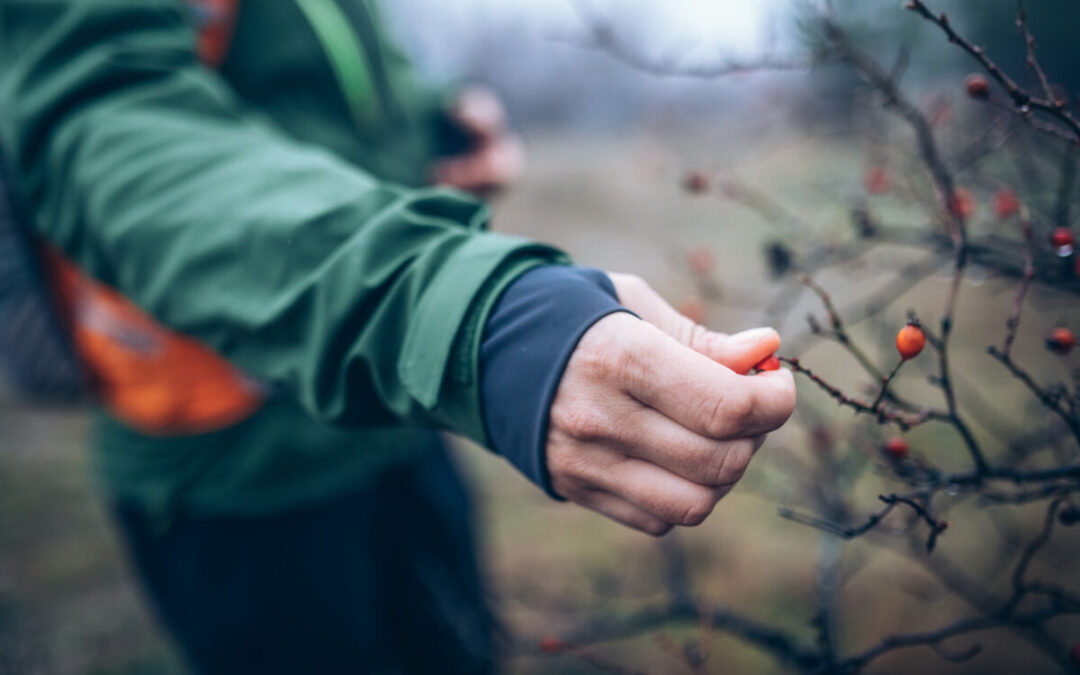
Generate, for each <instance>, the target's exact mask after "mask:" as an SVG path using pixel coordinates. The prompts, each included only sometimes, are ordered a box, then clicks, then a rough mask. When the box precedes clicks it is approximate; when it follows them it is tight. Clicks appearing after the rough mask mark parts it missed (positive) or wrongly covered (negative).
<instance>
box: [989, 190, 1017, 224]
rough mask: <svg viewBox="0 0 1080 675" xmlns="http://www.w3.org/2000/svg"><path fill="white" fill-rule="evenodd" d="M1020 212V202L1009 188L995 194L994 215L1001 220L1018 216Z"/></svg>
mask: <svg viewBox="0 0 1080 675" xmlns="http://www.w3.org/2000/svg"><path fill="white" fill-rule="evenodd" d="M1018 211H1020V200H1019V199H1018V198H1017V196H1016V193H1015V192H1013V191H1012V190H1010V189H1009V188H1001V189H1000V190H998V191H997V192H995V193H994V214H995V215H996V216H997V217H998V218H1001V219H1003V220H1004V219H1005V218H1008V217H1009V216H1013V215H1016V213H1017V212H1018Z"/></svg>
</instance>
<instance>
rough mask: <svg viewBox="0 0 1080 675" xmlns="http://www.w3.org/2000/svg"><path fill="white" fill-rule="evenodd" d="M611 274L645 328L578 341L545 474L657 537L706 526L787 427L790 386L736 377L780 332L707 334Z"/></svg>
mask: <svg viewBox="0 0 1080 675" xmlns="http://www.w3.org/2000/svg"><path fill="white" fill-rule="evenodd" d="M610 276H611V279H612V282H613V283H614V284H615V288H616V291H617V293H618V295H619V299H620V301H621V302H622V303H623V304H624V305H625V306H626V307H627V308H628V309H631V310H633V311H634V312H636V313H637V314H638V315H639V316H641V317H642V318H641V319H637V318H635V317H633V316H631V315H629V314H626V313H618V314H611V315H609V316H607V317H605V318H603V319H601V320H600V321H598V322H596V324H594V325H593V326H592V327H591V328H590V329H589V330H588V331H586V333H585V335H584V336H583V337H582V338H581V340H580V342H578V345H577V348H576V349H575V350H574V353H573V354H572V355H571V357H570V360H569V362H568V363H567V366H566V370H565V371H564V373H563V376H562V380H561V381H560V383H559V388H558V390H557V391H556V394H555V399H554V401H553V402H552V405H551V412H550V418H549V427H548V438H547V446H546V451H547V465H548V471H549V473H550V475H551V484H552V488H553V489H554V490H555V492H556V493H558V494H559V495H561V496H563V497H565V498H566V499H568V500H570V501H572V502H575V503H577V504H580V505H582V506H585V507H586V508H589V509H592V510H594V511H598V512H600V513H602V514H604V515H605V516H608V517H609V518H612V519H614V520H616V521H618V522H620V523H623V524H624V525H628V526H630V527H633V528H635V529H638V530H641V531H643V532H647V533H649V534H652V535H654V536H659V535H662V534H664V533H666V532H667V531H668V530H670V529H671V528H672V527H673V526H674V525H697V524H699V523H701V522H702V521H704V520H705V518H706V517H707V516H708V515H709V514H710V513H711V512H712V509H713V507H714V506H715V505H716V502H717V501H719V500H720V498H721V497H723V496H724V495H725V494H727V493H728V492H729V491H730V490H731V488H732V487H733V486H734V485H735V483H736V482H737V481H738V480H739V479H740V478H741V477H742V475H743V472H744V471H745V470H746V467H747V465H748V464H749V462H750V459H751V458H752V457H753V455H754V452H755V451H756V450H757V449H758V448H759V447H760V446H761V444H762V443H763V442H764V438H765V436H764V434H766V433H767V432H769V431H772V430H773V429H776V428H777V427H779V426H781V425H782V424H783V423H784V422H785V421H787V419H788V417H790V415H791V413H792V411H793V410H794V407H795V383H794V380H793V379H792V376H791V373H790V372H789V371H787V370H778V371H772V372H766V373H760V374H757V375H753V376H745V375H743V373H746V372H748V371H749V370H750V369H751V368H752V367H753V365H754V364H755V363H757V362H758V361H760V360H761V359H763V358H765V357H766V356H768V355H770V354H772V353H773V352H775V351H776V349H777V348H778V347H779V346H780V336H779V335H777V333H776V331H774V330H772V329H769V328H759V329H755V330H750V331H745V332H743V333H737V334H735V335H724V334H721V333H713V332H710V331H708V330H706V329H705V328H703V327H701V326H696V325H694V323H693V322H692V321H690V320H689V319H687V318H685V317H682V316H681V315H679V314H678V312H676V311H675V310H674V309H672V308H671V307H670V306H669V305H668V304H667V303H666V302H664V301H663V300H662V299H661V298H660V296H658V295H657V294H656V293H655V292H654V291H653V290H652V289H650V288H649V287H648V286H647V285H646V284H645V283H644V282H643V281H641V280H640V279H638V278H637V277H632V276H627V275H617V274H612V275H610Z"/></svg>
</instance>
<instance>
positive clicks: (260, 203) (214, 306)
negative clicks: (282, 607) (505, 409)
mask: <svg viewBox="0 0 1080 675" xmlns="http://www.w3.org/2000/svg"><path fill="white" fill-rule="evenodd" d="M194 45H195V38H194V34H193V29H192V27H191V25H190V22H189V18H188V16H187V14H186V11H185V9H184V7H183V6H182V3H180V2H177V1H169V0H44V1H43V0H0V101H3V106H2V108H0V142H2V148H3V153H4V155H5V159H6V160H7V161H8V162H9V163H10V165H11V166H12V167H13V169H14V172H15V174H16V175H17V184H18V187H19V189H20V191H21V192H22V193H23V194H24V195H25V196H26V197H27V200H28V202H29V203H30V204H31V205H32V206H33V208H34V210H35V218H36V222H35V226H36V227H37V228H38V230H39V231H40V233H41V234H42V235H44V236H45V237H47V238H48V239H49V240H51V241H52V242H54V243H55V244H57V245H58V246H59V247H60V248H61V249H62V250H63V251H64V252H65V253H66V254H67V255H68V256H69V257H70V258H72V259H73V260H74V261H75V262H76V263H77V264H78V265H79V266H80V267H81V268H82V270H83V271H84V272H85V273H87V274H90V275H91V276H93V277H95V278H97V279H98V280H100V281H102V282H104V283H106V284H108V285H110V286H112V287H114V288H116V289H117V290H119V291H120V292H121V293H123V294H124V295H125V296H127V297H128V298H129V299H131V300H132V301H134V302H135V303H136V304H137V305H139V306H140V307H141V308H142V309H144V310H146V311H147V312H149V313H150V314H151V315H153V316H154V317H156V318H157V319H158V320H160V321H162V322H163V323H164V324H166V325H168V326H170V327H172V328H174V329H176V330H178V331H180V332H182V333H185V334H187V335H190V336H193V337H195V338H197V339H199V340H201V341H202V342H204V343H205V344H207V345H208V346H210V347H211V348H213V349H214V350H216V351H217V352H218V353H220V354H222V355H223V356H225V357H226V358H227V359H229V360H230V361H231V362H233V363H234V364H235V365H237V366H238V367H240V368H241V369H242V370H244V371H245V372H248V373H249V374H251V375H253V376H255V377H257V378H259V379H261V380H263V381H264V382H267V383H269V384H271V385H273V386H277V387H280V388H282V389H284V390H285V391H286V392H288V393H290V394H291V395H293V396H294V397H295V398H296V399H297V400H299V401H300V403H301V404H302V405H303V406H304V407H305V409H306V410H307V411H308V412H309V413H310V414H312V415H313V416H316V417H318V418H320V419H324V420H327V421H331V422H335V423H341V424H346V425H353V426H370V425H383V424H399V423H405V424H412V425H425V426H439V427H444V428H449V429H452V430H454V431H457V432H460V433H463V434H465V435H467V436H469V437H471V438H473V439H475V440H478V441H480V442H482V443H485V444H490V443H488V439H487V438H486V433H485V430H484V422H483V417H482V410H481V407H482V406H481V402H480V393H479V383H478V381H477V380H478V374H477V370H478V358H479V356H478V354H479V349H480V342H481V334H482V327H483V325H484V321H485V318H486V316H487V315H488V313H489V312H490V310H491V307H492V306H493V304H494V303H495V301H496V299H497V298H498V297H499V295H500V293H501V292H502V291H503V290H504V289H505V288H506V286H507V285H508V284H509V283H511V282H512V281H513V280H514V279H516V278H517V277H518V276H520V275H521V274H522V273H523V272H525V271H526V270H528V269H531V268H532V267H535V266H538V265H541V264H546V263H551V262H556V263H565V262H567V261H566V260H565V259H564V257H563V255H562V254H561V253H560V252H559V251H557V250H555V249H552V248H550V247H547V246H543V245H540V244H536V243H533V242H530V241H528V240H524V239H520V238H514V237H509V236H504V235H499V234H494V233H488V232H485V231H484V230H483V228H484V227H485V225H486V222H487V218H488V216H487V213H486V211H485V210H484V208H483V207H482V206H481V205H480V204H479V203H477V202H475V201H473V200H471V199H470V198H468V197H466V196H463V195H461V194H458V193H454V192H450V191H443V190H434V189H431V190H428V189H424V190H405V189H402V188H399V187H395V186H392V185H388V184H383V183H380V182H379V181H377V180H375V179H373V178H372V177H371V176H370V175H367V174H365V173H363V172H362V171H360V170H358V169H356V168H355V167H353V166H352V165H349V164H347V163H345V162H343V161H340V160H339V159H337V158H336V157H335V156H333V155H332V154H330V153H328V152H326V151H323V150H320V149H316V148H313V147H308V146H304V145H301V144H299V143H297V142H294V141H292V140H290V139H289V138H287V137H286V136H285V135H284V134H282V133H280V132H279V131H278V130H276V129H275V128H274V126H273V125H272V123H270V122H269V121H267V120H265V119H262V118H260V116H259V115H258V114H257V113H255V112H253V111H250V110H245V109H244V107H243V105H242V104H241V103H240V102H239V101H238V99H237V98H236V97H235V96H234V95H233V94H232V93H231V92H230V90H229V88H228V86H227V85H226V84H225V83H224V82H223V81H222V80H221V79H220V78H219V76H218V75H217V74H216V73H214V72H212V71H210V70H208V69H206V68H204V67H202V66H201V65H200V64H199V63H198V62H197V59H196V56H195V53H194Z"/></svg>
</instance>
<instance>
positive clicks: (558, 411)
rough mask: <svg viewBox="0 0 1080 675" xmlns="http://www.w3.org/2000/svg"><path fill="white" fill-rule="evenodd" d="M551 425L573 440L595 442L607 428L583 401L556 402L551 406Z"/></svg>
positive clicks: (600, 416)
mask: <svg viewBox="0 0 1080 675" xmlns="http://www.w3.org/2000/svg"><path fill="white" fill-rule="evenodd" d="M551 424H552V426H553V427H554V428H556V429H558V430H560V431H562V432H563V433H565V434H566V435H568V436H570V437H571V438H573V439H576V440H579V441H585V442H591V441H596V440H599V439H600V438H602V437H603V436H604V435H605V430H606V429H607V428H608V426H609V425H607V424H606V423H605V421H604V419H603V416H602V415H601V414H600V413H599V412H598V411H597V410H596V409H595V408H594V407H593V406H592V405H590V404H588V403H587V402H585V401H556V402H555V403H553V404H552V406H551Z"/></svg>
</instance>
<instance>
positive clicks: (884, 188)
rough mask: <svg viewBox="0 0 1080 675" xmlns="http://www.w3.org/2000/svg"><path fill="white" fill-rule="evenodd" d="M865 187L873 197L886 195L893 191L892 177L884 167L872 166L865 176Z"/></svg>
mask: <svg viewBox="0 0 1080 675" xmlns="http://www.w3.org/2000/svg"><path fill="white" fill-rule="evenodd" d="M863 186H864V187H865V188H866V191H867V192H869V193H870V194H872V195H881V194H885V193H886V192H888V191H889V190H891V189H892V176H891V175H890V174H889V170H888V169H886V168H885V167H883V166H872V167H870V168H869V169H867V170H866V172H865V173H864V174H863Z"/></svg>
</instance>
